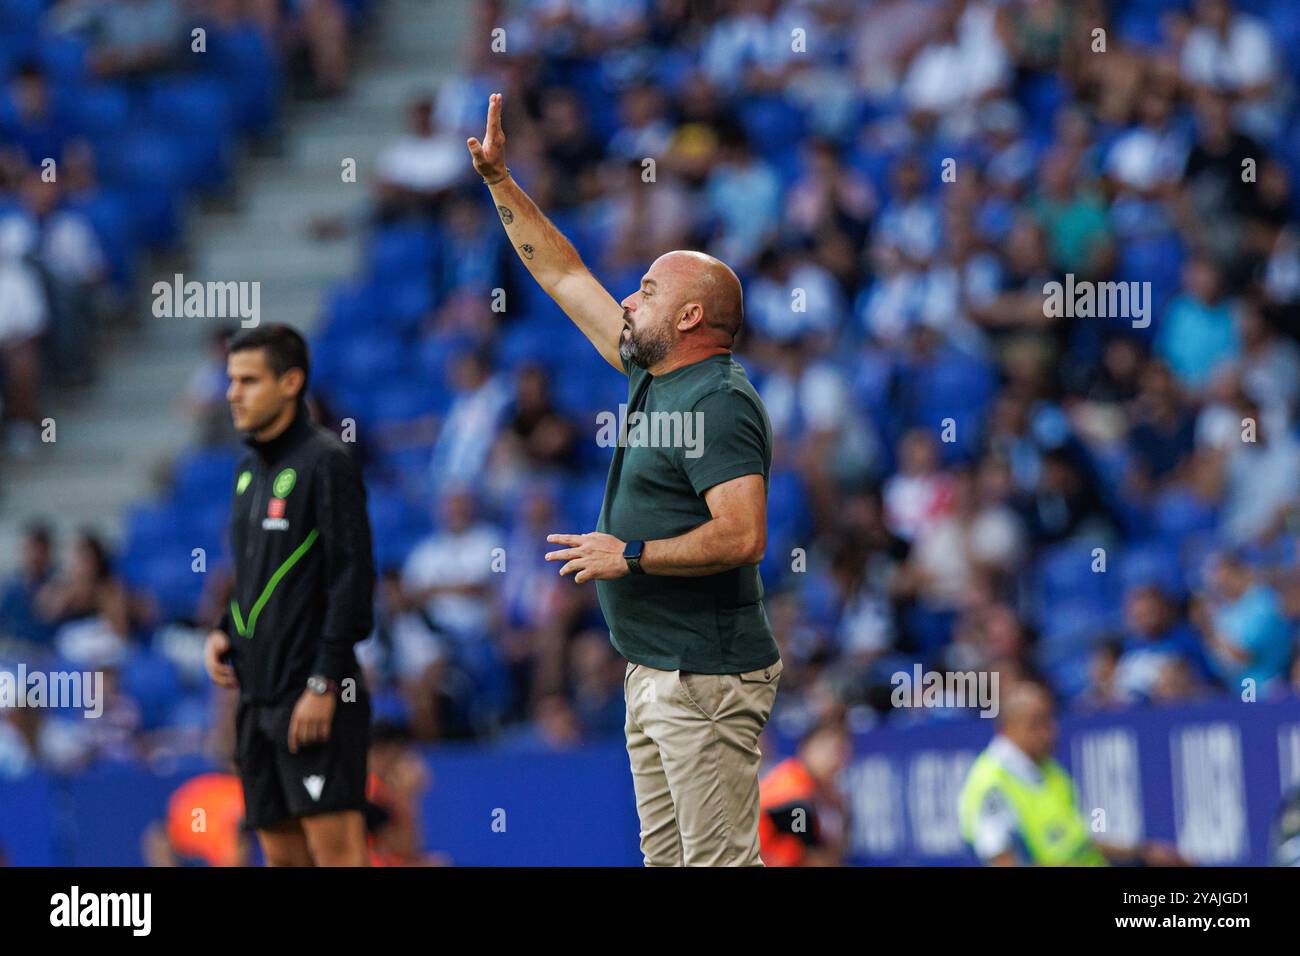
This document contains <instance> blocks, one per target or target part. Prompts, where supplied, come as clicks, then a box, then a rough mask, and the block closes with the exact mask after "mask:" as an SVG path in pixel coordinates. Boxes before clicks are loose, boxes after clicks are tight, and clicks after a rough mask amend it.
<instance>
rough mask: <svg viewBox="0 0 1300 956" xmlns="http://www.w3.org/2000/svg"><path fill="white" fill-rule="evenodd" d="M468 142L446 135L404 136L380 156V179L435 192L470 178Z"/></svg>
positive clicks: (417, 189)
mask: <svg viewBox="0 0 1300 956" xmlns="http://www.w3.org/2000/svg"><path fill="white" fill-rule="evenodd" d="M466 168H467V167H466V165H465V142H464V140H457V138H456V137H455V136H452V135H450V134H446V133H435V134H434V135H433V136H414V135H408V136H403V137H401V138H400V139H398V140H397V141H396V142H394V143H392V144H391V145H389V146H388V147H387V148H385V149H384V151H383V152H382V153H380V154H379V161H378V163H377V169H378V170H379V178H380V179H381V180H382V181H383V182H386V183H389V184H390V185H393V186H401V187H402V188H404V189H409V190H412V191H414V192H422V193H431V192H437V191H438V190H440V189H446V188H447V187H448V186H452V185H454V184H455V183H456V182H458V181H460V180H462V179H464V178H465V177H466V173H465V170H466Z"/></svg>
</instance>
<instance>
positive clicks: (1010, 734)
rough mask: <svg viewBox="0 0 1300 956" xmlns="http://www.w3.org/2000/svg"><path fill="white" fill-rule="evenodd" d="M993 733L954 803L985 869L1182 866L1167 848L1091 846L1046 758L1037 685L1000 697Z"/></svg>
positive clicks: (1022, 685)
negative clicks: (995, 726)
mask: <svg viewBox="0 0 1300 956" xmlns="http://www.w3.org/2000/svg"><path fill="white" fill-rule="evenodd" d="M998 721H999V727H998V734H997V736H995V737H994V738H993V740H992V742H991V743H990V744H989V745H988V746H987V747H986V748H984V750H983V751H982V752H981V753H980V755H979V756H978V757H977V758H976V759H975V762H974V763H973V764H972V765H971V769H970V773H969V774H968V775H967V777H966V782H965V784H964V785H963V786H962V790H961V795H960V797H959V798H958V819H959V822H960V824H961V834H962V838H963V839H964V840H965V841H966V843H967V844H968V845H969V846H970V847H971V848H972V849H973V850H974V851H975V855H976V856H978V857H979V858H980V861H981V862H982V863H984V864H986V865H990V866H1106V865H1107V864H1112V863H1113V864H1120V865H1138V866H1181V865H1184V864H1183V861H1182V860H1181V858H1179V856H1178V853H1177V851H1176V850H1174V849H1173V848H1172V847H1170V846H1168V845H1167V844H1161V843H1156V842H1149V843H1144V844H1142V845H1141V846H1138V847H1125V846H1119V845H1115V844H1112V843H1108V842H1104V841H1102V840H1099V839H1097V835H1096V834H1094V833H1093V832H1092V829H1091V828H1090V826H1089V821H1088V818H1087V817H1086V816H1085V814H1084V812H1083V811H1082V810H1081V809H1080V807H1079V800H1078V795H1077V793H1076V791H1075V787H1074V781H1073V780H1071V779H1070V775H1069V773H1067V772H1066V770H1065V768H1064V767H1062V766H1061V765H1060V764H1059V763H1057V762H1056V761H1055V760H1053V759H1052V751H1053V750H1054V749H1055V747H1056V718H1055V715H1054V714H1053V706H1052V697H1051V695H1050V694H1049V693H1048V692H1047V690H1046V689H1044V688H1043V687H1042V686H1041V685H1039V684H1034V683H1031V682H1019V683H1016V684H1013V685H1012V686H1011V687H1010V688H1008V689H1007V691H1006V692H1005V693H1004V694H1003V697H1002V702H1001V711H1000V713H999V715H998Z"/></svg>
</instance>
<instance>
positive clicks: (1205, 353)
mask: <svg viewBox="0 0 1300 956" xmlns="http://www.w3.org/2000/svg"><path fill="white" fill-rule="evenodd" d="M1183 290H1184V291H1183V293H1182V294H1181V295H1179V296H1178V297H1177V298H1175V299H1174V301H1173V302H1172V303H1171V304H1170V306H1169V310H1168V313H1167V314H1166V315H1165V318H1164V322H1162V323H1161V324H1160V330H1159V331H1158V332H1157V333H1156V343H1155V348H1156V353H1157V354H1158V355H1159V356H1160V357H1161V358H1163V359H1164V360H1165V361H1166V362H1168V363H1169V367H1170V368H1171V369H1172V370H1173V373H1174V375H1176V376H1177V377H1178V380H1179V382H1180V383H1181V384H1182V385H1183V386H1184V387H1186V388H1189V389H1193V390H1195V389H1200V388H1204V387H1205V385H1206V384H1207V383H1208V382H1209V380H1210V377H1211V376H1212V375H1213V374H1214V372H1215V370H1216V369H1217V368H1218V367H1219V366H1220V365H1222V364H1223V363H1224V362H1228V361H1231V360H1232V359H1235V358H1236V357H1237V355H1238V353H1239V352H1240V350H1241V342H1240V340H1239V338H1238V336H1237V330H1236V326H1235V324H1234V321H1233V320H1234V317H1235V311H1234V310H1235V308H1236V303H1235V302H1234V301H1233V300H1231V299H1229V298H1227V297H1226V296H1225V295H1224V290H1223V279H1222V274H1221V273H1220V271H1219V268H1218V267H1217V266H1216V265H1215V264H1214V263H1213V262H1212V261H1211V260H1210V259H1209V258H1207V257H1205V256H1194V257H1192V258H1191V259H1189V260H1188V262H1187V265H1186V267H1185V268H1184V270H1183Z"/></svg>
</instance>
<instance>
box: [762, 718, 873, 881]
mask: <svg viewBox="0 0 1300 956" xmlns="http://www.w3.org/2000/svg"><path fill="white" fill-rule="evenodd" d="M852 752H853V742H852V740H851V739H850V737H849V735H848V733H846V732H845V730H844V728H843V727H840V726H837V725H834V724H823V725H821V726H818V727H817V728H815V729H814V730H813V731H812V732H811V733H809V734H808V735H807V736H806V737H804V739H803V740H802V741H801V742H800V743H799V751H798V753H797V754H796V755H795V756H793V757H788V758H786V759H785V760H783V761H781V763H779V764H777V765H776V766H775V767H773V768H772V769H771V770H769V771H768V772H767V774H766V776H764V777H763V779H762V781H761V783H760V785H759V805H760V808H761V813H760V816H759V827H758V835H759V841H760V843H761V845H762V851H761V852H762V854H763V863H764V864H766V865H767V866H842V865H843V860H844V851H845V847H846V846H847V843H848V819H847V817H848V806H847V801H846V800H845V798H844V794H843V792H842V790H841V787H840V779H839V777H840V774H841V772H842V771H843V770H844V768H845V767H846V766H848V763H849V758H850V756H851V755H852Z"/></svg>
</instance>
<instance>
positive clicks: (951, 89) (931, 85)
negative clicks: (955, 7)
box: [903, 3, 1010, 114]
mask: <svg viewBox="0 0 1300 956" xmlns="http://www.w3.org/2000/svg"><path fill="white" fill-rule="evenodd" d="M1009 71H1010V61H1009V60H1008V58H1007V53H1006V50H1005V49H1004V48H1003V46H1002V40H1001V38H1000V37H999V36H998V32H997V22H996V13H995V11H994V9H993V7H992V6H990V5H986V4H982V3H972V4H970V5H969V6H967V7H966V11H965V12H964V13H963V14H962V16H961V20H960V21H959V22H958V24H957V37H956V42H954V43H931V44H930V45H929V46H926V47H924V48H922V50H921V51H920V52H919V53H917V55H916V57H915V58H914V59H913V60H912V62H911V64H910V65H909V67H908V69H907V74H906V76H905V78H904V80H903V99H904V101H905V102H906V103H907V105H908V107H909V108H910V109H913V110H924V111H925V112H928V113H940V114H945V113H951V112H954V111H956V110H959V109H961V108H962V107H965V106H968V105H970V104H972V103H975V102H976V101H978V100H980V99H982V98H983V97H984V96H985V95H987V94H988V93H989V92H991V91H992V90H996V89H1000V88H1001V87H1003V86H1005V85H1006V82H1007V77H1008V75H1009Z"/></svg>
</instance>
